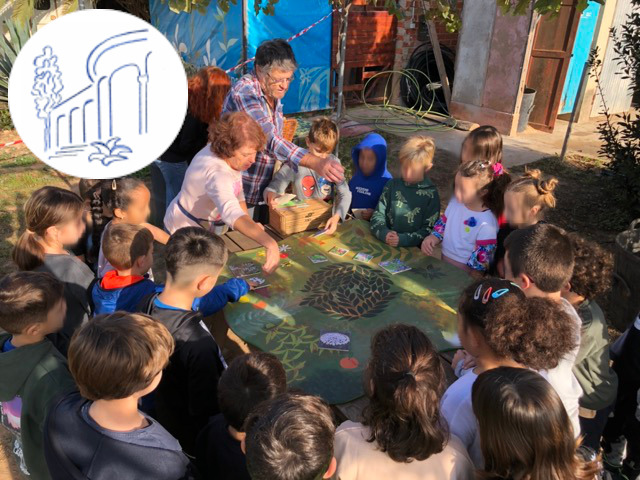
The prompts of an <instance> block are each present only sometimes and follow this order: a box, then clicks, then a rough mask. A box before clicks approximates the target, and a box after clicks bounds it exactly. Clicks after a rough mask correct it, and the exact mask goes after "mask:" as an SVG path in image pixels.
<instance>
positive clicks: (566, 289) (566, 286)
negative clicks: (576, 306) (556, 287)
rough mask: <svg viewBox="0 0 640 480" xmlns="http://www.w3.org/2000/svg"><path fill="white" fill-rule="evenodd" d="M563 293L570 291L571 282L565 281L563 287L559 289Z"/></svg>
mask: <svg viewBox="0 0 640 480" xmlns="http://www.w3.org/2000/svg"><path fill="white" fill-rule="evenodd" d="M560 291H561V293H562V294H563V295H565V294H567V293H569V292H571V282H567V283H566V285H565V286H564V287H562V289H561V290H560Z"/></svg>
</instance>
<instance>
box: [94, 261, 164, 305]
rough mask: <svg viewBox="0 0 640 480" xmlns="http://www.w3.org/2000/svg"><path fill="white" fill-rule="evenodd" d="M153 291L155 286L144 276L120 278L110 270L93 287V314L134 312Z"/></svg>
mask: <svg viewBox="0 0 640 480" xmlns="http://www.w3.org/2000/svg"><path fill="white" fill-rule="evenodd" d="M155 291H156V285H155V284H154V283H153V282H152V281H151V280H149V278H148V277H147V276H146V275H145V276H141V275H127V276H122V277H121V276H119V275H118V272H116V271H115V270H111V271H110V272H107V273H106V274H105V276H104V277H102V278H101V279H100V280H99V281H98V282H96V283H95V284H94V285H93V291H92V292H91V293H92V297H93V304H94V307H93V313H94V314H95V315H100V314H102V313H113V312H115V311H117V310H124V311H125V312H135V311H136V306H137V305H138V302H140V299H142V298H143V297H145V296H147V295H149V294H150V293H154V292H155Z"/></svg>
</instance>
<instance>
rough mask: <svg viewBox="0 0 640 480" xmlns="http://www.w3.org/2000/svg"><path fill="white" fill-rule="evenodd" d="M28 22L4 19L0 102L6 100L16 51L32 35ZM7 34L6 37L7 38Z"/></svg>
mask: <svg viewBox="0 0 640 480" xmlns="http://www.w3.org/2000/svg"><path fill="white" fill-rule="evenodd" d="M32 33H33V32H32V31H31V25H30V22H26V23H19V22H16V21H14V20H6V21H5V22H4V27H3V31H2V35H0V102H5V103H6V102H7V101H8V94H9V75H10V74H11V68H12V67H13V62H15V60H16V56H17V55H18V52H19V51H20V50H21V49H22V47H23V45H24V44H25V43H27V40H29V38H30V37H31V35H32ZM7 36H8V38H7Z"/></svg>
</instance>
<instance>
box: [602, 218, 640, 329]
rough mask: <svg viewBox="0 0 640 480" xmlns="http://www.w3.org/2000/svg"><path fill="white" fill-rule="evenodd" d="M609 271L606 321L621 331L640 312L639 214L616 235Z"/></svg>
mask: <svg viewBox="0 0 640 480" xmlns="http://www.w3.org/2000/svg"><path fill="white" fill-rule="evenodd" d="M613 275H614V283H613V288H612V290H611V295H610V296H609V312H610V322H611V325H612V326H613V327H614V328H616V329H618V330H619V331H621V332H622V331H624V330H626V329H627V327H628V326H629V325H630V324H631V322H632V321H633V319H634V318H635V317H636V315H638V312H640V218H638V219H636V220H634V221H633V222H631V225H630V226H629V229H628V230H625V231H624V232H622V233H619V234H618V236H617V237H616V242H615V269H614V274H613Z"/></svg>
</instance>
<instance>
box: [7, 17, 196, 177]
mask: <svg viewBox="0 0 640 480" xmlns="http://www.w3.org/2000/svg"><path fill="white" fill-rule="evenodd" d="M9 109H10V111H11V118H12V120H13V123H14V125H15V127H16V130H17V131H18V134H19V135H20V138H21V139H22V140H23V141H24V143H25V144H26V146H27V147H28V148H29V149H30V150H31V151H32V152H33V153H34V154H35V155H36V156H37V157H38V158H39V159H40V160H42V161H43V162H45V163H47V164H48V165H50V166H51V167H53V168H55V169H56V170H59V171H61V172H63V173H66V174H69V175H73V176H76V177H81V178H93V179H102V178H114V177H121V176H123V175H128V174H130V173H133V172H135V171H137V170H140V169H141V168H143V167H145V166H147V165H148V164H149V163H151V162H152V161H153V160H155V159H157V158H158V157H159V156H160V155H161V154H162V153H164V152H165V151H166V149H167V148H168V147H169V146H170V145H171V143H172V142H173V140H174V139H175V137H176V135H177V134H178V132H179V131H180V128H181V127H182V123H183V121H184V117H185V115H186V110H187V79H186V75H185V72H184V68H183V67H182V62H181V60H180V58H179V56H178V55H177V53H176V52H175V50H174V49H173V47H172V46H171V44H170V43H169V41H168V40H167V39H166V38H165V37H164V36H163V35H162V34H161V33H160V32H159V31H157V30H156V29H155V28H154V27H152V26H151V25H149V24H148V23H147V22H145V21H143V20H141V19H139V18H137V17H134V16H133V15H129V14H128V13H123V12H118V11H114V10H82V11H78V12H74V13H70V14H68V15H64V16H63V17H60V18H58V19H56V20H55V21H53V22H51V23H49V24H47V25H46V26H44V27H43V28H42V29H41V30H39V31H38V32H37V33H36V34H35V35H34V36H33V37H32V38H31V39H30V40H29V41H28V42H27V43H26V44H25V45H24V47H23V48H22V50H21V51H20V53H19V55H18V57H17V58H16V61H15V62H14V65H13V68H12V70H11V76H10V78H9Z"/></svg>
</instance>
